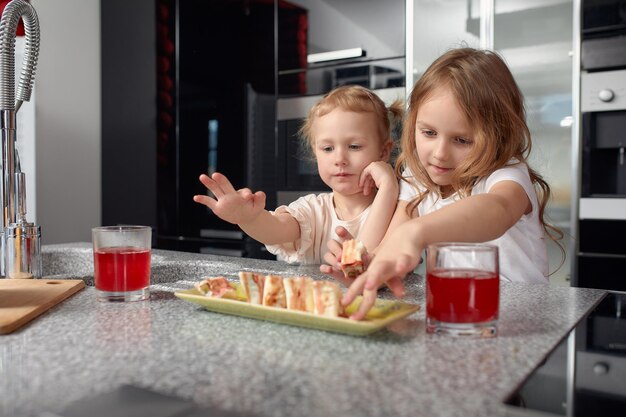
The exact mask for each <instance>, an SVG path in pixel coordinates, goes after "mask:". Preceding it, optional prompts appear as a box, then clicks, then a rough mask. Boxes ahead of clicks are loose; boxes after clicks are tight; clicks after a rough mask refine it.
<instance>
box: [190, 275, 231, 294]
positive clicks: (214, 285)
mask: <svg viewBox="0 0 626 417" xmlns="http://www.w3.org/2000/svg"><path fill="white" fill-rule="evenodd" d="M194 286H195V288H196V289H197V290H198V291H200V292H201V293H202V294H204V295H206V296H208V297H219V298H232V299H236V298H237V290H236V289H235V286H234V285H233V284H231V283H230V281H228V280H227V279H226V278H224V277H211V278H205V279H203V280H202V281H200V282H196V283H195V284H194Z"/></svg>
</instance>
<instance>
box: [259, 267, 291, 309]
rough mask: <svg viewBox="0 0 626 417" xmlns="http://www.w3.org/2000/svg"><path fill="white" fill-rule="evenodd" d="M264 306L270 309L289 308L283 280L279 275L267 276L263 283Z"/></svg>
mask: <svg viewBox="0 0 626 417" xmlns="http://www.w3.org/2000/svg"><path fill="white" fill-rule="evenodd" d="M262 303H263V305H264V306H268V307H278V308H285V307H287V301H286V299H285V287H284V286H283V278H282V277H280V276H278V275H266V276H265V282H264V283H263V302H262Z"/></svg>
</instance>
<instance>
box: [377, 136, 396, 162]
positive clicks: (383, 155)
mask: <svg viewBox="0 0 626 417" xmlns="http://www.w3.org/2000/svg"><path fill="white" fill-rule="evenodd" d="M392 147H393V141H392V140H389V139H388V140H387V141H385V143H384V144H383V149H382V150H381V151H380V160H381V161H385V162H389V158H390V157H391V148H392Z"/></svg>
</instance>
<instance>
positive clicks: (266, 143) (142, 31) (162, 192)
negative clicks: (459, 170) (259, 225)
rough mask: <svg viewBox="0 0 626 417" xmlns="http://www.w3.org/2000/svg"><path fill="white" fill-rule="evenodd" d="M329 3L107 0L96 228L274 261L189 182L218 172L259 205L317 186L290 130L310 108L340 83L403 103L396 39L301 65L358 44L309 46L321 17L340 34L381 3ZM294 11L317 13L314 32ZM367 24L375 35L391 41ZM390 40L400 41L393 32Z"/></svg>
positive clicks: (158, 243) (333, 41)
mask: <svg viewBox="0 0 626 417" xmlns="http://www.w3.org/2000/svg"><path fill="white" fill-rule="evenodd" d="M335 3H336V4H335V5H334V6H335V7H337V9H335V8H333V7H331V8H329V7H327V6H328V5H327V4H325V2H311V1H308V0H299V1H293V2H288V1H282V0H280V1H279V0H211V1H205V0H139V1H136V2H132V4H127V2H124V1H120V0H110V1H107V2H102V3H101V8H102V34H103V36H102V62H103V74H102V78H103V84H102V85H103V87H102V96H103V111H102V113H103V128H102V132H103V137H102V143H103V161H102V164H103V167H102V169H103V175H102V177H103V184H102V189H103V212H102V222H103V224H120V223H140V224H146V221H149V224H150V225H151V226H152V227H153V235H154V247H155V248H160V249H170V250H182V251H188V252H200V253H210V254H216V255H229V256H243V257H254V258H267V259H275V257H274V256H273V255H270V254H269V253H268V252H267V251H266V250H265V247H264V246H263V245H261V244H259V243H258V242H256V241H254V240H253V239H251V238H249V237H248V236H246V235H245V234H244V233H243V232H242V231H241V230H240V229H239V228H238V227H237V226H236V225H231V224H229V223H227V222H225V221H223V220H221V219H219V218H218V217H217V216H215V215H214V214H213V213H212V212H211V211H210V210H209V209H208V208H206V207H204V206H202V205H199V204H197V203H195V202H194V201H193V200H192V197H193V195H195V194H201V193H206V192H207V190H206V189H205V188H204V186H202V184H200V182H199V181H198V176H199V175H200V174H201V173H212V172H215V171H219V172H221V173H223V174H225V175H226V176H227V177H228V178H229V179H230V180H231V182H232V183H233V185H234V186H235V188H242V187H249V188H251V189H253V190H255V191H256V190H263V191H265V192H266V194H267V204H266V207H267V208H268V209H273V208H275V207H276V206H277V205H280V204H285V203H288V202H290V201H293V200H295V199H296V198H297V197H299V196H300V195H304V194H308V193H311V192H321V191H326V190H327V188H326V186H325V185H324V184H323V183H322V182H321V180H319V178H318V175H317V171H316V167H315V165H314V164H312V163H311V162H310V161H309V160H308V159H305V158H304V157H303V155H302V152H301V149H299V143H298V140H297V136H296V132H297V130H298V128H299V126H300V123H301V121H302V118H303V117H304V116H305V115H306V111H308V108H309V107H310V105H311V104H313V103H314V102H315V101H317V100H318V99H319V98H320V97H321V95H322V94H324V93H325V92H327V91H328V90H330V89H332V88H333V87H335V86H338V85H341V84H346V83H351V84H361V85H365V86H368V87H371V88H376V89H383V90H390V91H393V92H394V93H398V92H400V93H401V94H402V96H403V94H404V73H403V68H404V65H405V63H404V49H405V46H404V42H403V41H401V42H398V41H390V42H387V43H390V44H393V45H394V50H392V51H386V50H383V52H381V51H380V50H377V48H378V49H380V47H379V46H378V45H377V46H373V47H371V48H368V49H369V51H364V52H363V54H362V55H361V56H358V57H356V58H354V59H350V60H345V59H344V60H339V61H334V62H321V63H318V64H309V63H307V55H308V54H310V53H317V52H325V51H328V50H341V49H346V48H348V47H352V46H354V45H355V44H356V43H357V42H356V41H354V40H352V39H350V36H337V37H335V38H333V37H332V36H331V37H330V38H328V37H326V38H328V39H327V40H325V41H324V44H323V45H320V44H319V43H318V44H310V42H309V40H310V39H309V37H310V36H311V34H312V33H313V34H318V37H320V36H319V32H322V31H327V29H326V28H324V27H323V26H320V25H319V23H324V24H325V23H326V22H327V21H328V18H331V19H336V20H338V21H343V23H344V25H348V24H349V25H354V27H351V26H347V27H345V28H343V30H344V31H347V32H348V33H352V32H356V31H358V26H361V27H362V28H363V29H362V30H365V28H367V31H368V32H369V31H370V29H369V28H370V27H372V25H371V23H369V22H361V21H360V20H359V19H361V17H363V18H368V19H370V18H371V15H372V13H371V10H369V9H368V7H370V6H367V5H368V4H369V5H374V4H376V2H366V3H367V4H366V5H365V6H366V7H365V8H364V7H363V6H364V3H362V2H358V1H356V2H355V1H352V0H350V1H344V2H335ZM303 5H305V6H309V5H312V7H317V8H318V9H320V8H321V9H324V10H322V12H323V13H322V12H319V10H318V11H317V13H318V17H317V22H318V23H317V24H315V23H312V21H315V19H310V13H309V9H308V8H307V7H303ZM404 7H405V3H404V0H392V1H390V2H388V3H387V5H386V8H387V10H388V11H389V12H390V13H391V12H392V11H393V13H394V15H393V16H392V17H393V18H394V21H398V22H403V21H404ZM329 11H330V13H332V16H328V13H329ZM324 13H326V14H324ZM343 13H348V14H350V20H349V21H346V20H345V17H344V16H343V15H342V14H343ZM130 16H132V18H131V17H130ZM320 16H321V17H320ZM390 16H391V15H390ZM376 26H377V27H376V28H374V29H373V32H379V33H374V35H376V36H378V37H384V36H389V35H388V34H386V33H385V32H390V31H388V30H387V29H385V28H384V27H383V26H381V25H376ZM395 26H397V24H395ZM393 32H394V33H396V32H397V33H398V34H399V35H400V39H401V40H403V39H404V31H403V28H402V27H399V28H397V30H396V31H393ZM356 36H358V35H356ZM361 38H363V36H361ZM358 42H359V43H358V45H359V46H361V45H362V43H363V42H365V43H367V42H368V41H361V40H359V41H358ZM370 42H371V41H370ZM138 51H139V52H138ZM122 63H127V64H129V65H122ZM137 80H139V82H137ZM383 94H384V91H383ZM129 95H138V96H141V97H144V98H145V105H142V106H141V108H138V106H137V105H136V102H135V101H134V102H132V103H131V102H128V100H127V99H126V98H127V97H128V96H129ZM150 98H153V100H154V104H149V99H150ZM150 112H153V114H152V116H151V115H150ZM139 115H140V116H141V119H143V122H140V121H139V120H140V119H138V118H137V117H136V116H139ZM138 161H140V162H138ZM148 161H155V163H154V164H153V165H152V164H149V163H148ZM138 164H139V165H138Z"/></svg>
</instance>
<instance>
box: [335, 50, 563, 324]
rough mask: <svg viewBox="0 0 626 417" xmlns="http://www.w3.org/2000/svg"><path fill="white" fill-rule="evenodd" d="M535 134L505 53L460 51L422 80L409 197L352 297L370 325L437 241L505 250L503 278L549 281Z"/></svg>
mask: <svg viewBox="0 0 626 417" xmlns="http://www.w3.org/2000/svg"><path fill="white" fill-rule="evenodd" d="M531 143H532V142H531V135H530V131H529V129H528V126H527V124H526V117H525V110H524V98H523V96H522V93H521V92H520V90H519V88H518V86H517V84H516V82H515V80H514V78H513V75H512V74H511V72H510V70H509V68H508V67H507V65H506V64H505V62H504V61H503V59H502V58H501V57H500V56H499V55H498V54H496V53H495V52H490V51H483V50H476V49H471V48H460V49H454V50H451V51H449V52H447V53H445V54H444V55H442V56H441V57H440V58H438V59H437V60H436V61H435V62H434V63H433V64H432V65H431V66H430V67H429V68H428V69H427V71H426V72H425V73H424V75H423V76H422V77H421V78H420V79H419V80H418V81H417V83H416V85H415V87H414V89H413V91H412V93H411V96H410V101H409V111H408V116H407V118H406V120H405V123H404V130H403V135H402V140H401V148H402V150H401V154H400V156H399V158H398V161H397V165H396V171H397V173H398V175H400V176H401V179H402V181H401V186H400V197H399V200H400V201H399V202H398V207H397V208H396V213H395V214H394V218H393V219H392V222H391V224H390V227H389V230H388V232H387V234H386V236H385V238H384V239H383V241H382V242H381V244H380V246H379V247H378V248H377V249H376V251H375V256H374V257H373V260H372V262H371V264H370V265H369V268H368V270H367V271H366V272H365V273H363V274H362V275H361V276H359V277H358V278H357V279H356V280H355V282H354V283H353V284H352V285H351V286H350V288H349V290H348V292H347V293H346V294H345V296H344V299H343V302H344V304H349V303H350V302H351V301H352V300H353V299H354V297H355V296H356V295H357V294H359V293H363V295H364V302H363V303H362V305H361V307H360V309H359V311H358V312H357V313H355V314H354V315H353V318H355V319H360V318H362V317H364V315H365V313H366V312H367V310H369V308H371V306H372V305H373V302H374V300H375V297H376V290H377V289H378V287H379V286H380V285H382V284H383V283H386V284H387V285H388V286H389V287H390V288H391V289H392V291H393V292H394V293H395V294H396V295H402V294H403V291H404V288H403V285H402V282H401V279H402V278H404V277H405V276H406V274H407V273H409V272H411V271H413V270H414V268H415V267H416V266H417V264H418V262H419V261H420V260H421V254H422V251H423V250H424V249H425V248H426V247H427V246H428V245H429V244H431V243H435V242H451V241H454V242H490V243H492V244H495V245H497V246H498V247H499V248H500V277H501V279H502V280H503V281H524V282H536V283H547V282H548V274H549V273H548V257H547V248H546V241H545V237H546V236H547V237H548V238H551V239H553V240H555V241H558V240H559V239H561V238H562V233H561V232H560V231H559V230H558V229H556V228H554V227H553V226H551V225H549V224H548V222H547V221H546V219H545V208H546V204H547V202H548V199H549V198H550V187H549V186H548V184H547V182H546V181H545V180H544V179H543V178H542V177H541V175H539V174H538V173H537V172H536V171H534V170H533V169H532V168H530V166H529V165H528V162H527V158H528V154H529V153H530V150H531Z"/></svg>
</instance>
